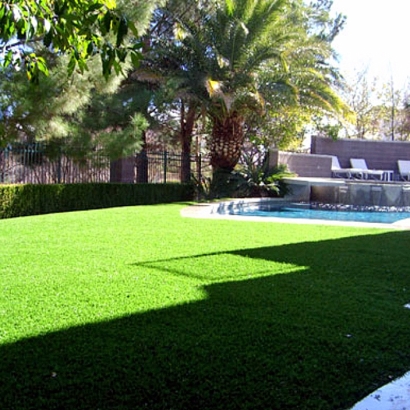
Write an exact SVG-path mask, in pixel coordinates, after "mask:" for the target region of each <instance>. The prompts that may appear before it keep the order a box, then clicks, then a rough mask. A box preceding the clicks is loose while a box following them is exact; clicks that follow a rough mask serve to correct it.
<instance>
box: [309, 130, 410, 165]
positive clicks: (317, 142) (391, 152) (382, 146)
mask: <svg viewBox="0 0 410 410" xmlns="http://www.w3.org/2000/svg"><path fill="white" fill-rule="evenodd" d="M311 153H312V154H317V155H335V156H337V157H338V158H339V162H340V165H341V166H342V168H349V167H350V158H364V159H365V160H366V162H367V166H368V167H369V168H371V169H383V170H391V171H394V172H395V173H397V172H398V168H397V160H399V159H403V160H410V142H403V141H370V140H357V139H355V140H353V139H352V140H350V139H339V140H332V139H331V138H324V137H312V143H311Z"/></svg>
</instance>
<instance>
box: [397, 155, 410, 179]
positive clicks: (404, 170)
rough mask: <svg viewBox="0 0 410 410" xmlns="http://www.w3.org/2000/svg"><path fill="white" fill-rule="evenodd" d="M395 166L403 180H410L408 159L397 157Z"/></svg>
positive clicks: (409, 162)
mask: <svg viewBox="0 0 410 410" xmlns="http://www.w3.org/2000/svg"><path fill="white" fill-rule="evenodd" d="M397 166H398V168H399V174H400V178H401V179H403V180H405V181H410V161H406V160H404V159H399V160H398V161H397Z"/></svg>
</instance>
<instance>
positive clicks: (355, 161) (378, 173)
mask: <svg viewBox="0 0 410 410" xmlns="http://www.w3.org/2000/svg"><path fill="white" fill-rule="evenodd" d="M350 164H351V166H352V167H353V168H356V169H360V170H361V171H362V173H363V176H364V178H365V179H368V178H369V177H370V178H378V179H380V180H383V179H384V176H385V174H386V171H383V170H379V169H369V168H368V167H367V163H366V160H365V159H363V158H350ZM389 172H390V171H389Z"/></svg>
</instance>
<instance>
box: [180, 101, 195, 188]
mask: <svg viewBox="0 0 410 410" xmlns="http://www.w3.org/2000/svg"><path fill="white" fill-rule="evenodd" d="M195 115H196V104H195V103H190V104H189V107H188V111H187V112H185V104H184V101H181V127H180V128H181V131H180V132H181V147H182V154H181V155H182V156H181V182H189V181H190V180H191V145H192V134H193V130H194V124H195Z"/></svg>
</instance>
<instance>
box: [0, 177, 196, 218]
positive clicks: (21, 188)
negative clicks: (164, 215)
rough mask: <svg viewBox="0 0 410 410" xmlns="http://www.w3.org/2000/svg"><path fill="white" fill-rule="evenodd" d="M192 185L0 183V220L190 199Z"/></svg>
mask: <svg viewBox="0 0 410 410" xmlns="http://www.w3.org/2000/svg"><path fill="white" fill-rule="evenodd" d="M193 197H194V188H193V186H192V185H189V184H112V183H110V184H107V183H105V184H104V183H91V184H90V183H87V184H53V185H51V184H47V185H41V184H27V185H0V219H4V218H13V217H18V216H28V215H40V214H47V213H55V212H68V211H78V210H87V209H99V208H110V207H116V206H132V205H151V204H159V203H170V202H179V201H190V200H192V199H193Z"/></svg>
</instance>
